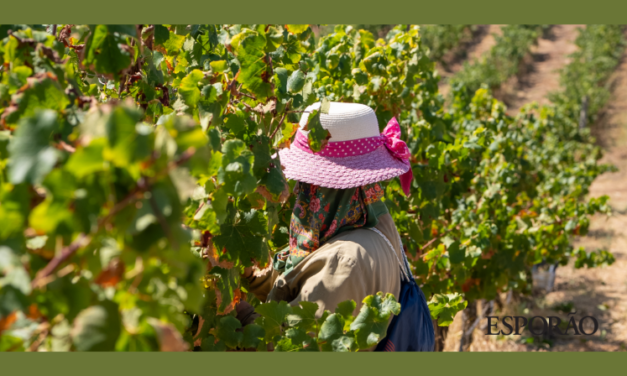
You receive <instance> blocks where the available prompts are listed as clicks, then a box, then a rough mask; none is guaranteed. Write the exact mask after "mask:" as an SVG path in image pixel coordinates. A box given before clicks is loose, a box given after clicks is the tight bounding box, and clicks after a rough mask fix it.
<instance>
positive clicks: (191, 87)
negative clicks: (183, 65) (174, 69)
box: [179, 69, 204, 107]
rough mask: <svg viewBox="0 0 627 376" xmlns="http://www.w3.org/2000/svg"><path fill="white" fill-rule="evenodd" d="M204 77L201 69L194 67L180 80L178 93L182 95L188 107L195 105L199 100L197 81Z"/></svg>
mask: <svg viewBox="0 0 627 376" xmlns="http://www.w3.org/2000/svg"><path fill="white" fill-rule="evenodd" d="M203 78H204V75H203V73H202V71H200V70H198V69H194V70H193V71H192V72H191V73H190V74H188V75H187V76H185V78H183V80H181V86H180V87H179V93H181V97H183V101H184V102H185V104H186V105H188V106H190V107H195V106H196V105H197V104H198V101H199V100H200V89H199V88H198V82H200V80H202V79H203Z"/></svg>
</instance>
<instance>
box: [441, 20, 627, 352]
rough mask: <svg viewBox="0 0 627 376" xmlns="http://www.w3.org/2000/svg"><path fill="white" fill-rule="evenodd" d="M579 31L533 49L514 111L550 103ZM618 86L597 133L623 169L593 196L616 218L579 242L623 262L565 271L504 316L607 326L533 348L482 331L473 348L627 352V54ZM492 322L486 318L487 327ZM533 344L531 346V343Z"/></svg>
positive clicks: (569, 29) (455, 339) (567, 28)
mask: <svg viewBox="0 0 627 376" xmlns="http://www.w3.org/2000/svg"><path fill="white" fill-rule="evenodd" d="M578 26H579V25H558V26H556V27H554V28H553V35H552V36H551V37H549V38H547V39H540V41H539V44H538V46H537V48H535V49H534V51H533V53H534V58H533V65H532V67H531V70H530V73H528V74H527V75H526V76H525V77H524V79H523V80H522V81H521V82H519V83H518V84H517V85H514V86H512V88H511V89H510V91H509V92H510V93H513V95H509V96H507V97H506V98H505V99H506V100H507V101H508V102H509V103H508V105H509V108H510V111H512V112H513V111H515V110H516V109H518V108H519V107H520V106H521V105H522V104H524V103H528V102H531V101H537V102H539V103H546V102H547V100H546V94H547V93H548V92H550V91H552V90H556V89H557V88H558V84H559V75H558V74H557V70H558V69H559V68H560V67H562V66H564V65H565V64H567V62H568V54H570V53H571V52H573V51H574V50H575V48H576V47H575V46H574V44H573V42H574V40H575V38H576V36H577V31H576V29H577V27H578ZM485 43H486V44H488V42H485ZM481 44H482V43H480V44H479V45H481ZM612 81H613V82H614V87H615V89H614V94H613V97H612V99H611V101H610V103H609V104H608V106H607V108H606V109H605V111H604V112H603V116H602V118H601V119H600V121H599V122H598V123H597V124H595V126H594V129H593V131H594V134H595V136H596V137H597V140H598V143H599V144H600V145H601V146H602V147H603V148H604V150H605V155H604V157H603V162H606V163H611V164H613V165H615V166H616V167H617V168H618V172H614V173H607V174H605V175H603V176H601V177H600V178H598V179H597V180H596V181H595V183H594V184H593V185H592V187H591V190H590V196H591V197H598V196H602V195H608V196H609V197H610V200H609V203H610V206H611V208H612V210H613V214H612V215H611V216H610V217H607V216H605V215H603V216H595V217H594V218H592V221H591V225H590V231H589V234H588V236H586V237H584V238H581V239H578V240H577V241H576V243H575V244H574V245H575V246H585V247H586V248H587V249H588V250H593V249H597V248H605V249H608V250H610V251H611V252H612V253H613V254H614V256H615V258H616V262H615V263H614V264H613V265H611V266H608V267H601V268H595V269H575V268H574V267H573V265H572V264H571V265H568V266H564V267H559V268H558V269H557V272H556V280H555V288H554V290H553V291H552V292H549V293H546V292H538V293H536V294H535V295H534V296H533V297H532V298H529V299H525V300H524V301H517V302H513V303H511V304H509V305H508V306H507V307H506V308H505V309H504V312H497V313H496V314H497V315H499V316H502V315H504V314H505V312H509V313H511V314H518V315H522V316H526V317H532V316H536V315H540V316H545V317H546V316H558V317H560V318H566V319H568V317H569V316H568V315H567V313H568V312H569V310H571V311H572V312H575V313H574V316H575V317H577V318H578V319H579V318H581V317H584V316H586V315H592V316H594V317H596V318H597V319H598V321H599V326H600V327H599V329H598V331H597V333H596V334H595V335H593V336H590V337H584V336H574V335H571V336H564V337H559V336H558V337H541V338H536V339H535V341H534V342H533V343H529V342H531V341H532V338H530V337H525V336H521V337H516V336H487V335H486V329H481V328H478V329H476V330H475V332H474V341H473V344H472V345H471V347H470V351H627V90H626V89H625V88H626V87H627V54H626V56H624V57H623V60H622V62H621V64H620V65H619V67H618V68H617V70H616V72H615V74H614V75H613V77H612ZM558 307H565V309H566V311H559V310H557V308H558ZM460 316H461V315H458V317H456V319H455V321H454V323H453V324H452V325H451V328H450V331H449V335H448V338H447V343H446V346H445V351H458V348H459V339H460V336H461V320H460V319H461V317H460ZM486 321H487V320H485V319H484V320H482V324H483V325H485V322H486ZM571 334H572V330H571ZM527 340H528V341H529V342H525V341H527Z"/></svg>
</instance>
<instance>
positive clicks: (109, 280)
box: [94, 259, 125, 287]
mask: <svg viewBox="0 0 627 376" xmlns="http://www.w3.org/2000/svg"><path fill="white" fill-rule="evenodd" d="M124 269H125V267H124V263H123V262H122V261H120V260H119V259H114V260H112V261H111V263H110V264H109V265H108V266H107V268H106V269H104V270H103V271H102V272H100V274H99V275H98V277H96V280H95V281H94V282H96V284H98V285H100V286H102V287H113V286H115V285H117V284H118V283H119V282H120V281H121V280H122V278H123V276H124Z"/></svg>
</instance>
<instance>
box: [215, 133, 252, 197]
mask: <svg viewBox="0 0 627 376" xmlns="http://www.w3.org/2000/svg"><path fill="white" fill-rule="evenodd" d="M222 154H223V155H222V167H221V168H220V170H219V171H218V181H219V182H220V184H224V189H225V191H226V192H227V193H231V194H235V195H245V194H249V193H252V192H253V191H254V190H255V187H256V185H257V179H256V178H255V177H254V175H253V174H252V167H253V163H254V154H253V153H252V152H251V151H250V150H248V148H247V147H246V145H245V144H244V143H243V142H242V141H241V140H229V141H227V142H225V143H224V145H222Z"/></svg>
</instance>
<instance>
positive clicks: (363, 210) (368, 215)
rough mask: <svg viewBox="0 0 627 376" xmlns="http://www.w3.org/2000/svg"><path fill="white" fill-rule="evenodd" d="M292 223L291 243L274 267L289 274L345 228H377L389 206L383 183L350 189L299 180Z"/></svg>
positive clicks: (279, 255)
mask: <svg viewBox="0 0 627 376" xmlns="http://www.w3.org/2000/svg"><path fill="white" fill-rule="evenodd" d="M297 190H298V191H297V197H296V203H295V205H294V210H293V212H292V219H291V222H290V245H289V247H287V249H285V250H283V251H281V252H278V253H277V254H276V255H275V256H274V263H273V266H274V268H275V269H276V270H278V271H280V272H282V273H283V274H287V273H289V272H290V271H291V270H292V269H293V268H294V267H295V266H296V265H297V264H298V263H299V262H301V261H302V260H303V259H304V258H305V257H307V255H309V254H310V253H311V252H313V251H315V250H317V249H318V248H320V247H321V246H322V245H323V244H324V243H325V242H326V241H327V240H329V239H331V238H332V237H333V236H334V235H337V234H339V233H341V232H343V231H346V230H351V229H354V228H369V227H374V226H375V225H376V224H377V222H378V217H379V216H380V215H383V214H386V213H387V212H388V211H387V207H386V206H385V204H384V203H383V201H381V198H382V197H383V194H384V190H383V187H381V185H380V184H379V183H374V184H369V185H365V186H363V187H357V188H350V189H333V188H322V187H319V186H315V185H311V184H307V183H302V182H299V183H297Z"/></svg>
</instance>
